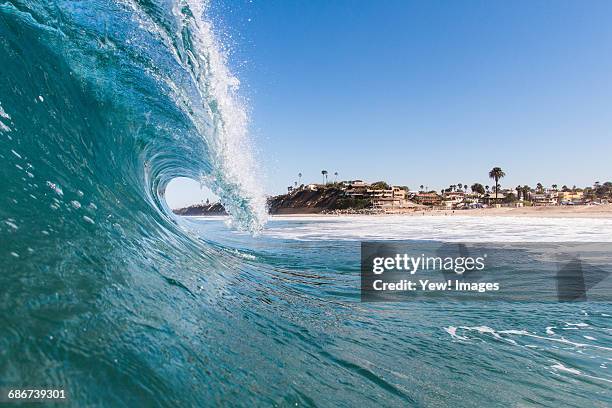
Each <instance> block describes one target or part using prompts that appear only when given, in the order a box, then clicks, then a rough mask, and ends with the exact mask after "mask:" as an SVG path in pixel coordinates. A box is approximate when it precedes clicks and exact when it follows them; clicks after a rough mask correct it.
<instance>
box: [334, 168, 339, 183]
mask: <svg viewBox="0 0 612 408" xmlns="http://www.w3.org/2000/svg"><path fill="white" fill-rule="evenodd" d="M337 181H338V172H337V171H335V172H334V182H337Z"/></svg>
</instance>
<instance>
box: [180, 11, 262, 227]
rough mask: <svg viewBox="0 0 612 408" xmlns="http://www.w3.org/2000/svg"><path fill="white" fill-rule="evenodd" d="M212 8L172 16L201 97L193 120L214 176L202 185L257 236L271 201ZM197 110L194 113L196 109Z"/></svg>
mask: <svg viewBox="0 0 612 408" xmlns="http://www.w3.org/2000/svg"><path fill="white" fill-rule="evenodd" d="M207 7H208V4H207V2H204V3H202V2H198V1H190V0H186V1H177V2H176V3H175V4H174V7H173V14H174V16H175V17H176V18H177V19H178V21H177V23H178V28H179V29H180V33H177V36H178V38H183V47H184V49H183V50H181V51H182V52H180V54H181V64H182V65H183V67H184V68H185V69H186V70H188V72H189V74H190V77H191V79H192V81H193V85H194V86H195V89H196V91H197V96H196V98H197V101H194V100H193V97H191V98H189V99H191V101H190V104H189V105H190V106H189V108H191V109H192V112H193V113H190V114H189V116H190V117H191V119H192V120H193V122H194V125H195V126H196V128H197V129H198V132H199V133H200V135H201V136H202V137H203V138H204V140H205V142H206V144H207V146H208V147H209V152H210V158H209V159H210V164H211V169H212V170H211V173H209V174H204V175H202V180H201V181H202V182H204V183H205V184H207V185H208V186H209V187H210V188H211V189H212V191H213V192H215V194H217V195H218V196H219V197H220V199H221V202H222V203H223V205H224V207H225V208H226V210H227V211H228V212H229V214H230V215H231V216H232V220H233V221H234V224H235V225H236V226H237V227H239V228H243V229H248V230H251V231H253V232H257V231H259V230H260V229H261V228H262V226H263V224H264V223H265V221H266V217H267V210H266V199H265V195H264V192H263V187H262V185H261V184H260V183H259V182H258V180H259V178H258V177H257V176H258V174H259V170H258V167H257V165H256V160H255V158H254V149H253V144H252V141H251V140H250V138H249V135H248V122H249V118H248V114H247V110H246V107H245V103H244V102H243V101H242V100H241V99H240V97H239V96H238V88H239V85H240V81H239V80H238V79H237V78H236V77H235V76H234V75H232V73H231V72H230V70H229V68H228V64H227V53H226V52H224V51H222V47H221V44H220V42H219V41H218V39H217V38H216V36H215V34H214V31H213V25H212V23H211V22H210V21H208V20H207V19H206V18H205V14H206V9H207ZM194 108H195V109H194Z"/></svg>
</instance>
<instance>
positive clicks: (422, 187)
mask: <svg viewBox="0 0 612 408" xmlns="http://www.w3.org/2000/svg"><path fill="white" fill-rule="evenodd" d="M419 187H421V192H422V191H423V189H424V188H425V186H424V185H422V184H421V185H420V186H419Z"/></svg>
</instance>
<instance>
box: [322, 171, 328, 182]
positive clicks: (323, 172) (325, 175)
mask: <svg viewBox="0 0 612 408" xmlns="http://www.w3.org/2000/svg"><path fill="white" fill-rule="evenodd" d="M321 174H322V175H323V184H327V170H321Z"/></svg>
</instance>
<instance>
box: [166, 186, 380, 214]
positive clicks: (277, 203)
mask: <svg viewBox="0 0 612 408" xmlns="http://www.w3.org/2000/svg"><path fill="white" fill-rule="evenodd" d="M370 207H371V201H370V200H367V199H355V198H347V197H345V196H344V191H343V190H341V189H339V188H335V187H328V188H324V189H319V190H316V191H312V190H308V189H302V190H298V191H295V192H293V193H290V194H282V195H278V196H274V197H270V198H268V208H269V212H270V214H318V213H322V212H329V211H337V210H342V211H361V210H367V209H368V208H370ZM173 211H174V213H175V214H178V215H225V214H226V212H225V209H224V208H223V206H222V205H221V204H220V203H215V204H209V205H206V204H196V205H192V206H190V207H185V208H179V209H176V210H173Z"/></svg>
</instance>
